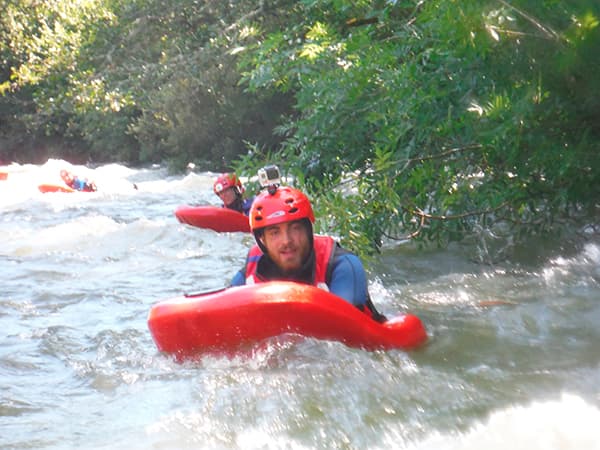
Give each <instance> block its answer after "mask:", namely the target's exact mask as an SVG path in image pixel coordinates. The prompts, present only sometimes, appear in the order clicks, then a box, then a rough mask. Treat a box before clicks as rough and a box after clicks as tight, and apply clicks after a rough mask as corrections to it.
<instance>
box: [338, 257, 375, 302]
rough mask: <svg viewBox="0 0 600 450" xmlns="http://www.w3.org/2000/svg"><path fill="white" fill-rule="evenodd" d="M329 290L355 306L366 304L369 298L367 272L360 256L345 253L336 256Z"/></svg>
mask: <svg viewBox="0 0 600 450" xmlns="http://www.w3.org/2000/svg"><path fill="white" fill-rule="evenodd" d="M329 290H330V292H331V293H333V294H335V295H337V296H338V297H342V298H343V299H344V300H346V301H348V302H350V303H352V304H353V305H355V306H363V305H364V304H365V302H366V301H367V298H368V290H367V274H366V273H365V269H364V267H363V264H362V262H361V261H360V259H359V258H358V256H356V255H353V254H344V255H341V256H338V257H337V258H336V260H335V262H334V268H333V271H332V273H331V282H330V283H329Z"/></svg>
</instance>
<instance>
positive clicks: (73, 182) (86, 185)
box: [60, 169, 98, 192]
mask: <svg viewBox="0 0 600 450" xmlns="http://www.w3.org/2000/svg"><path fill="white" fill-rule="evenodd" d="M60 177H61V178H62V179H63V181H64V182H65V184H66V185H67V186H69V187H70V188H71V189H75V190H76V191H83V192H96V191H97V190H98V188H97V187H96V183H94V182H93V181H88V179H87V178H79V177H78V176H77V175H73V174H72V173H71V172H69V171H68V170H66V169H63V170H61V171H60Z"/></svg>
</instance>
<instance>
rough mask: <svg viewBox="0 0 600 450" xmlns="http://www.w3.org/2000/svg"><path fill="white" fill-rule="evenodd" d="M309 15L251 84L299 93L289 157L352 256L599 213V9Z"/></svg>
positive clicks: (434, 5)
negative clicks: (393, 242)
mask: <svg viewBox="0 0 600 450" xmlns="http://www.w3.org/2000/svg"><path fill="white" fill-rule="evenodd" d="M301 5H302V7H299V8H301V10H300V9H299V10H298V17H305V19H304V20H302V22H300V23H298V24H296V25H295V26H294V27H292V28H291V29H288V30H287V31H286V35H285V36H282V35H281V34H277V35H275V36H272V38H273V39H275V40H274V41H269V40H268V39H267V40H266V41H265V42H266V44H265V45H264V46H261V47H259V48H258V49H257V51H255V52H253V53H252V54H251V55H250V56H251V57H252V58H254V59H253V60H252V64H247V65H246V67H252V70H247V71H246V72H245V78H244V79H245V81H246V82H247V83H248V84H249V86H250V87H251V88H252V89H264V88H278V89H282V90H284V91H289V90H293V91H295V95H296V109H297V110H298V112H299V114H298V115H296V116H292V117H290V118H289V119H288V120H287V122H286V123H284V124H282V126H281V127H280V130H281V131H282V132H283V133H285V135H286V136H288V137H287V139H286V141H285V145H284V147H283V149H282V153H283V154H284V155H285V157H284V159H285V161H287V166H288V170H289V171H290V172H292V173H293V174H295V175H297V176H300V175H302V178H301V179H302V180H304V182H305V188H306V189H308V190H310V191H312V192H315V193H316V194H317V195H319V198H318V201H319V210H320V211H321V212H322V213H325V214H326V217H327V218H326V219H324V221H323V222H324V223H323V226H324V227H327V228H333V229H335V230H337V231H338V232H340V234H341V235H342V237H344V238H346V239H347V240H350V241H351V242H349V245H350V246H351V247H354V248H356V249H359V250H360V251H361V252H362V253H368V252H370V251H372V250H377V249H379V248H380V247H381V245H382V243H383V242H384V240H385V239H387V238H392V239H403V238H407V237H411V238H417V239H420V240H422V241H423V242H437V243H438V244H440V245H445V244H446V243H448V242H449V241H452V240H455V239H462V238H464V236H465V235H468V234H474V233H479V234H488V235H489V234H491V230H494V231H498V230H510V233H513V234H514V235H515V236H517V237H521V238H526V237H527V236H528V235H530V234H532V233H543V232H548V231H552V230H556V229H557V227H558V225H557V218H558V217H561V218H562V219H568V218H576V217H577V216H578V215H580V213H581V212H582V211H585V212H586V214H587V217H588V218H589V217H590V214H591V215H592V217H593V215H597V207H596V206H595V205H596V204H597V198H598V194H599V192H598V186H600V183H598V181H599V180H598V173H599V171H598V169H599V163H600V161H599V156H598V155H599V154H600V153H599V152H598V142H599V141H598V134H599V133H598V131H599V130H598V123H600V122H599V121H598V117H597V114H598V111H600V109H598V108H597V101H598V99H599V98H600V96H598V95H597V93H598V88H599V87H600V83H599V82H598V81H597V79H594V78H593V77H594V76H593V75H592V74H594V73H596V72H595V71H596V70H597V68H598V58H599V56H598V55H600V36H599V34H598V33H599V27H598V26H597V23H598V18H599V17H600V15H599V7H598V5H597V4H595V3H593V2H589V1H573V2H569V3H564V2H559V3H557V2H555V1H543V2H537V3H536V4H535V5H533V4H531V2H518V1H515V2H511V3H508V2H505V1H487V2H471V1H469V2H464V1H432V2H431V1H430V2H417V1H403V2H400V1H398V2H381V3H377V2H376V3H375V4H373V3H371V2H368V3H352V4H351V3H350V2H343V1H329V2H308V1H307V2H302V3H301ZM350 5H352V6H350ZM357 23H360V24H362V25H361V26H353V24H357ZM274 68H277V70H274ZM265 74H268V76H265ZM348 187H351V189H348ZM342 193H343V194H342ZM326 212H329V214H327V213H326ZM482 230H483V232H482ZM485 230H488V231H489V232H486V231H485ZM367 243H368V245H366V244H367Z"/></svg>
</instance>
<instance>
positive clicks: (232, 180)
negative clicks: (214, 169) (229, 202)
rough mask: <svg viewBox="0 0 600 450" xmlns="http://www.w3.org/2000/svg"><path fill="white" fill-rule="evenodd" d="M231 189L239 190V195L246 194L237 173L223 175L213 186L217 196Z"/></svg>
mask: <svg viewBox="0 0 600 450" xmlns="http://www.w3.org/2000/svg"><path fill="white" fill-rule="evenodd" d="M230 187H232V188H237V192H238V193H239V194H243V193H244V186H243V185H242V182H241V181H240V179H239V178H238V177H237V175H236V174H235V173H222V174H221V175H219V177H218V178H217V180H216V181H215V184H213V191H215V194H217V195H219V194H220V193H221V192H223V191H224V190H225V189H229V188H230Z"/></svg>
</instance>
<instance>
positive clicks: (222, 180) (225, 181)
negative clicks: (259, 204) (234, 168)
mask: <svg viewBox="0 0 600 450" xmlns="http://www.w3.org/2000/svg"><path fill="white" fill-rule="evenodd" d="M213 190H214V192H215V194H216V195H217V196H218V197H219V198H220V199H221V201H222V202H223V207H225V208H229V209H233V210H234V211H237V212H239V213H242V214H244V215H246V216H247V215H248V214H249V212H250V207H251V206H252V202H253V201H254V197H252V198H247V199H244V195H243V194H244V192H245V189H244V186H243V185H242V182H241V181H240V179H239V178H238V176H237V175H236V174H235V173H222V174H221V175H219V176H218V177H217V179H216V181H215V183H214V184H213Z"/></svg>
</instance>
